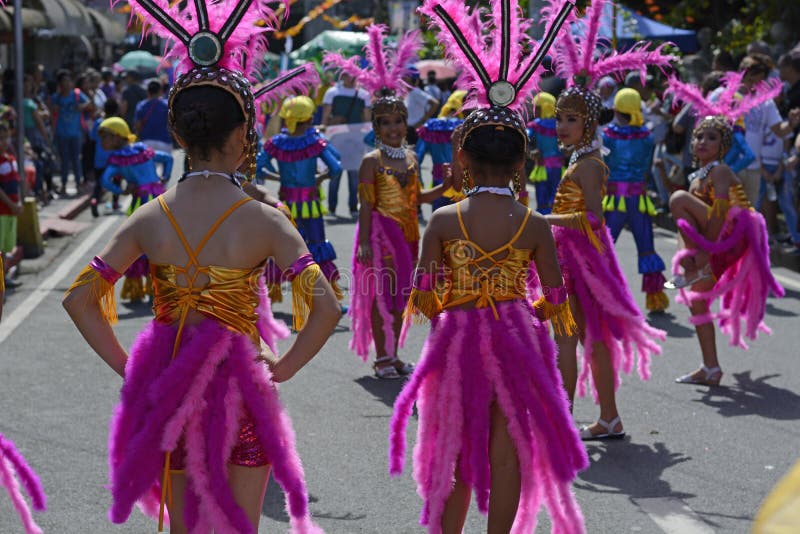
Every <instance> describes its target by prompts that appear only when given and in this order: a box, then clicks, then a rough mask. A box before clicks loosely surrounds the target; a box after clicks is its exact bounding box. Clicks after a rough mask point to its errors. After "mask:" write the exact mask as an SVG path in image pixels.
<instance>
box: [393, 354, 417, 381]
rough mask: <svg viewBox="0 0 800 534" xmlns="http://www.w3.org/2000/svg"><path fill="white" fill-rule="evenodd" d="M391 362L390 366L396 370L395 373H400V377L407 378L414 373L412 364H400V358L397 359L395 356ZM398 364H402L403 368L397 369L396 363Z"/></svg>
mask: <svg viewBox="0 0 800 534" xmlns="http://www.w3.org/2000/svg"><path fill="white" fill-rule="evenodd" d="M391 361H392V365H393V366H394V368H395V369H397V372H398V373H400V374H401V375H402V376H408V375H410V374H411V373H413V372H414V364H413V363H408V362H400V358H398V357H396V356H395V357H394V358H392V360H391ZM398 362H400V363H402V364H403V366H402V367H399V368H398V367H397V363H398Z"/></svg>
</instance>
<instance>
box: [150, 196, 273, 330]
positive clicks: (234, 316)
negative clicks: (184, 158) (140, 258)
mask: <svg viewBox="0 0 800 534" xmlns="http://www.w3.org/2000/svg"><path fill="white" fill-rule="evenodd" d="M250 200H252V199H251V198H243V199H241V200H239V201H237V202H235V203H234V204H233V205H232V206H231V207H229V208H228V209H227V210H226V211H225V212H224V213H223V214H222V215H221V216H220V217H219V218H218V219H217V220H216V222H215V223H214V224H213V225H212V226H211V228H210V229H209V230H208V232H207V233H206V235H205V236H204V237H203V239H202V240H201V241H200V243H199V244H198V245H197V246H196V247H194V248H193V247H191V246H190V245H189V242H188V241H187V239H186V236H185V235H184V233H183V231H182V230H181V227H180V225H178V222H177V221H176V220H175V217H174V216H173V214H172V212H171V211H170V209H169V207H168V206H167V204H166V202H164V198H163V197H158V202H159V204H161V208H162V209H163V210H164V213H165V214H166V216H167V218H168V219H169V222H170V223H171V224H172V227H173V228H174V229H175V233H176V234H177V235H178V238H179V239H180V240H181V244H182V245H183V248H184V250H185V251H186V255H187V256H188V257H189V260H188V261H187V262H186V265H184V266H178V265H171V264H159V263H153V262H150V273H151V275H152V279H153V292H154V299H153V311H154V313H155V317H156V320H157V321H159V322H162V323H168V324H172V323H175V322H176V321H177V322H178V328H179V330H182V329H183V325H184V322H185V320H186V314H187V313H188V311H189V310H190V309H191V310H195V311H197V312H199V313H201V314H203V315H205V316H207V317H211V318H214V319H216V320H218V321H219V322H221V323H222V324H224V325H225V326H226V327H228V328H230V329H231V330H234V331H236V332H240V333H243V334H246V335H247V336H248V337H250V338H251V339H253V341H254V342H255V343H256V344H258V339H259V337H258V329H257V328H256V321H257V319H258V317H257V315H256V307H257V306H258V299H259V294H258V278H259V276H261V274H262V273H263V271H264V266H265V264H266V260H265V261H264V262H262V263H261V264H259V265H257V266H255V267H252V268H248V269H241V268H233V267H221V266H218V265H200V263H199V262H198V260H197V258H198V256H199V255H200V252H201V251H202V250H203V247H204V246H205V245H206V244H207V243H208V240H209V239H211V237H212V236H213V235H214V232H216V230H217V229H218V228H219V226H220V225H221V224H222V223H223V222H224V221H225V220H226V219H227V218H228V217H229V216H230V215H231V214H232V213H233V212H234V211H236V209H238V208H239V207H240V206H242V205H243V204H245V203H246V202H248V201H250ZM201 273H202V274H205V275H206V276H208V281H207V282H206V283H205V284H203V285H198V284H197V277H198V276H199V275H200V274H201ZM179 277H180V278H182V279H184V280H185V283H186V285H179V284H178V281H179ZM176 345H177V340H176Z"/></svg>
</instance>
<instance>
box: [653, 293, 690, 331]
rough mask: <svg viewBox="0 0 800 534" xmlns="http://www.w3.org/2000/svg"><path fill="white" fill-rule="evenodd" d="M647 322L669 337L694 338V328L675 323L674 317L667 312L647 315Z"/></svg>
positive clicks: (673, 303)
mask: <svg viewBox="0 0 800 534" xmlns="http://www.w3.org/2000/svg"><path fill="white" fill-rule="evenodd" d="M671 304H672V305H673V306H678V304H675V302H672V303H671ZM647 322H648V323H650V326H652V327H654V328H659V329H661V330H663V331H665V332H666V333H667V336H669V337H678V338H681V337H682V338H688V337H694V328H693V327H691V326H686V325H684V324H683V323H680V322H678V321H676V320H675V316H674V315H673V314H671V313H669V312H666V313H650V314H648V315H647Z"/></svg>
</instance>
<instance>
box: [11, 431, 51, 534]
mask: <svg viewBox="0 0 800 534" xmlns="http://www.w3.org/2000/svg"><path fill="white" fill-rule="evenodd" d="M15 474H16V476H17V477H19V479H20V481H21V482H22V486H23V487H24V488H25V491H26V492H27V494H28V495H29V496H30V498H31V502H32V504H33V509H34V510H36V511H37V512H41V511H44V510H46V509H47V505H46V500H47V497H46V496H45V494H44V490H42V484H41V482H39V477H38V476H36V473H35V472H34V471H33V469H31V467H30V466H29V465H28V463H27V462H26V461H25V458H23V457H22V454H20V452H19V451H18V450H17V448H16V447H15V446H14V443H13V442H12V441H11V440H10V439H8V438H6V437H5V436H3V434H2V433H0V486H3V487H4V488H6V491H7V492H8V496H9V497H10V498H11V504H13V505H14V509H15V510H16V511H17V514H18V515H19V518H20V520H21V521H22V526H23V527H24V528H25V532H26V534H42V529H41V528H39V525H37V524H36V522H35V521H34V520H33V515H32V514H31V510H30V508H28V504H27V503H26V502H25V498H24V497H23V496H22V491H20V487H19V482H18V481H17V478H16V477H15V476H14V475H15Z"/></svg>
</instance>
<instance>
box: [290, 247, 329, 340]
mask: <svg viewBox="0 0 800 534" xmlns="http://www.w3.org/2000/svg"><path fill="white" fill-rule="evenodd" d="M288 276H289V279H290V280H291V281H292V328H294V329H295V330H296V331H298V332H299V331H300V330H302V329H303V327H304V326H305V324H306V321H307V320H308V316H309V314H310V313H311V309H312V301H313V298H314V288H315V287H316V285H317V280H319V279H320V277H321V276H322V269H321V268H320V266H319V265H317V264H316V263H315V262H314V258H313V257H312V256H311V254H303V255H302V256H300V257H299V258H297V260H295V262H294V263H293V264H292V266H291V267H289V269H288Z"/></svg>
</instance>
